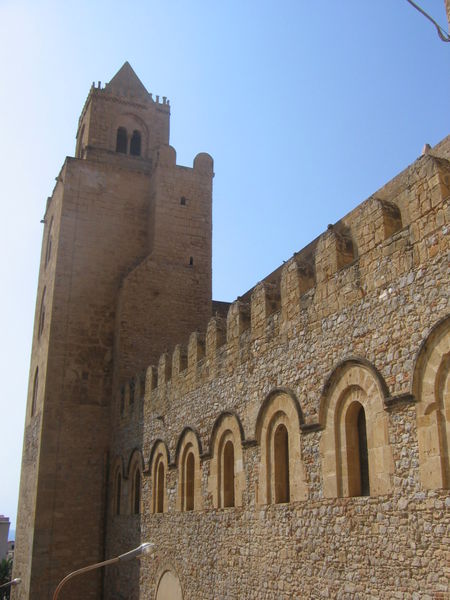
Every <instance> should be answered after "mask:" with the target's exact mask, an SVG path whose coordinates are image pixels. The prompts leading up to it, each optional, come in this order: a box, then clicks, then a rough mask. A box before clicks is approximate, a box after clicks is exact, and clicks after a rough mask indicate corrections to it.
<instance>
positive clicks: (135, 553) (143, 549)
mask: <svg viewBox="0 0 450 600" xmlns="http://www.w3.org/2000/svg"><path fill="white" fill-rule="evenodd" d="M154 545H155V544H151V543H150V542H145V543H144V544H141V545H140V546H138V547H137V548H135V549H134V550H130V551H129V552H125V554H121V555H120V556H115V557H114V558H110V559H108V560H104V561H102V562H99V563H95V564H94V565H89V566H87V567H83V568H82V569H77V570H76V571H72V573H69V574H68V575H66V576H65V577H64V579H61V581H60V582H59V583H58V587H57V588H56V590H55V593H54V594H53V600H57V598H58V595H59V592H60V591H61V588H62V587H63V585H64V584H65V583H67V582H68V581H69V579H72V577H76V576H77V575H81V574H82V573H87V572H88V571H93V570H94V569H99V568H101V567H106V566H107V565H112V564H114V563H118V562H123V561H126V560H131V559H133V558H139V557H140V556H142V555H143V554H148V553H149V552H151V549H152V548H153V546H154Z"/></svg>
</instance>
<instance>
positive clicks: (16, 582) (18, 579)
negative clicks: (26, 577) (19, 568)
mask: <svg viewBox="0 0 450 600" xmlns="http://www.w3.org/2000/svg"><path fill="white" fill-rule="evenodd" d="M19 583H22V580H21V578H20V577H16V578H15V579H11V581H8V582H6V583H2V585H0V590H1V589H4V588H7V587H12V586H14V585H19Z"/></svg>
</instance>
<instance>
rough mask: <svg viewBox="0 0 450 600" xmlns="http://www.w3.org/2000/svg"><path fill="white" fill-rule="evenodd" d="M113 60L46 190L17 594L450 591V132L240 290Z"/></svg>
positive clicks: (130, 599) (161, 112)
mask: <svg viewBox="0 0 450 600" xmlns="http://www.w3.org/2000/svg"><path fill="white" fill-rule="evenodd" d="M169 119H170V103H169V101H168V100H167V98H166V97H164V96H157V95H153V94H152V93H149V92H148V91H147V89H146V88H145V87H144V85H143V84H142V82H141V81H140V80H139V78H138V77H137V75H136V74H135V72H134V71H133V69H132V68H131V66H130V65H129V64H128V63H125V64H124V65H123V66H122V68H121V69H120V70H119V71H118V73H117V74H116V75H115V76H114V77H113V79H112V80H111V81H110V82H109V83H107V84H106V85H105V86H103V87H102V86H101V85H100V84H99V85H98V86H95V85H92V87H91V89H90V91H89V94H88V97H87V100H86V103H85V105H84V107H83V109H82V112H81V116H80V119H79V123H78V130H77V142H76V150H75V157H67V158H66V160H65V162H64V164H63V166H62V168H61V171H60V173H59V175H58V177H57V178H56V185H55V187H54V190H53V193H52V196H51V197H50V198H48V201H47V206H46V210H45V216H44V234H43V244H42V254H41V261H40V272H39V284H38V291H37V302H36V313H35V325H34V332H33V346H32V355H31V366H30V380H29V393H28V400H27V409H26V423H25V434H24V446H23V459H22V476H21V486H20V501H19V516H18V526H17V532H16V554H15V564H14V577H20V578H21V579H22V583H21V585H20V586H17V588H15V589H14V590H13V592H12V598H14V599H21V600H22V599H23V600H24V599H31V600H51V598H52V596H53V593H54V590H55V588H56V586H57V584H58V582H59V581H60V580H61V579H62V578H63V577H64V576H65V575H67V574H68V573H69V572H71V571H74V570H75V569H78V568H80V567H83V566H85V565H88V564H92V563H97V562H100V561H103V560H106V559H108V558H110V557H113V556H117V555H120V554H122V553H124V552H127V551H128V550H131V549H132V548H135V547H136V546H138V545H139V544H141V543H142V542H151V543H152V544H154V546H153V547H152V552H151V553H150V554H148V555H146V556H144V557H142V558H141V559H139V560H133V561H131V562H128V563H126V564H125V563H123V564H122V563H118V564H115V565H113V566H110V567H106V568H105V569H101V570H96V571H93V572H91V573H89V574H86V575H83V576H80V577H77V578H74V579H73V580H72V581H70V582H68V583H67V585H66V587H65V588H64V593H61V597H64V598H65V599H68V600H69V599H71V600H75V599H79V598H83V599H85V600H100V599H105V600H139V599H144V598H145V599H147V600H150V599H155V600H181V599H183V600H190V599H194V598H195V599H198V600H208V599H211V600H213V599H217V600H219V599H220V600H222V599H236V600H247V599H258V600H259V599H267V600H269V599H270V600H282V599H285V600H288V599H294V598H295V599H297V598H317V599H322V598H342V599H344V598H345V599H346V598H348V599H355V598H356V599H357V598H360V599H371V598H374V599H375V598H386V599H392V598H399V599H402V598H404V599H416V598H417V599H418V598H424V599H430V600H431V599H439V598H442V599H444V598H448V594H449V593H450V588H449V570H448V564H449V560H448V559H449V549H448V533H449V526H450V517H449V515H450V510H449V508H450V496H449V493H448V489H449V486H450V463H449V446H450V317H449V306H448V301H449V294H448V292H449V287H448V276H449V270H448V264H449V262H448V255H449V240H450V235H449V234H450V223H449V210H448V201H449V196H450V137H447V138H446V139H444V140H443V141H442V142H441V143H439V144H438V145H436V146H435V147H433V148H429V147H426V148H425V149H424V152H423V154H422V156H420V157H419V158H418V159H417V160H416V161H415V162H414V163H413V164H411V165H410V166H408V167H407V168H406V169H405V170H404V171H403V172H401V173H399V174H398V175H397V176H396V177H395V178H394V179H393V180H392V181H390V182H388V183H387V184H386V185H385V186H384V187H382V188H381V189H379V190H377V191H375V192H374V194H373V195H372V196H371V197H369V198H368V199H366V200H365V201H363V202H362V203H361V204H360V205H358V206H357V207H356V208H355V209H354V210H352V211H351V212H350V213H349V214H347V215H345V216H343V217H342V218H341V219H340V220H339V221H338V222H336V223H335V224H333V225H330V226H329V227H328V229H327V230H326V231H324V232H323V233H322V234H321V235H320V236H319V237H318V238H316V239H315V240H312V241H311V242H310V243H309V245H308V246H306V247H305V248H303V249H300V250H299V251H298V252H297V253H296V254H294V256H293V257H291V258H290V259H289V260H287V261H286V262H285V263H284V264H283V265H281V266H280V267H279V268H278V269H276V270H275V271H274V272H273V273H270V274H269V275H268V276H267V277H266V278H265V279H264V280H262V281H261V282H259V283H258V284H257V285H255V286H254V287H253V288H252V289H250V290H248V291H247V292H245V293H243V295H242V296H240V297H239V298H238V299H237V300H236V301H235V302H233V303H231V304H229V303H226V302H220V301H214V300H212V286H211V280H212V274H211V237H212V211H211V207H212V179H213V175H214V171H213V160H212V158H211V156H209V155H208V154H205V153H200V154H198V155H197V156H196V157H195V158H194V160H193V163H192V165H191V166H180V165H177V163H176V153H175V150H174V149H173V148H172V147H171V146H170V145H169Z"/></svg>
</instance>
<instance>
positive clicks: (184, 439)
mask: <svg viewBox="0 0 450 600" xmlns="http://www.w3.org/2000/svg"><path fill="white" fill-rule="evenodd" d="M200 454H201V445H200V442H199V438H198V435H197V434H196V433H195V431H194V430H193V429H190V428H186V429H185V430H184V431H183V433H182V434H181V437H180V440H179V442H178V444H177V451H176V456H177V471H178V494H177V510H181V511H185V510H189V508H188V507H187V506H186V502H187V496H188V492H187V487H188V464H187V463H188V457H189V456H190V455H193V460H194V469H193V471H194V473H193V483H192V485H193V507H192V509H193V510H200V509H201V508H202V470H201V462H200Z"/></svg>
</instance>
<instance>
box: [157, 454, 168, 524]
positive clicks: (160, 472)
mask: <svg viewBox="0 0 450 600" xmlns="http://www.w3.org/2000/svg"><path fill="white" fill-rule="evenodd" d="M165 482H166V473H165V469H164V463H163V461H162V457H161V460H160V461H159V464H158V468H157V470H156V493H155V501H156V506H155V512H157V513H162V512H164V489H165V487H166V484H165Z"/></svg>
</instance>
